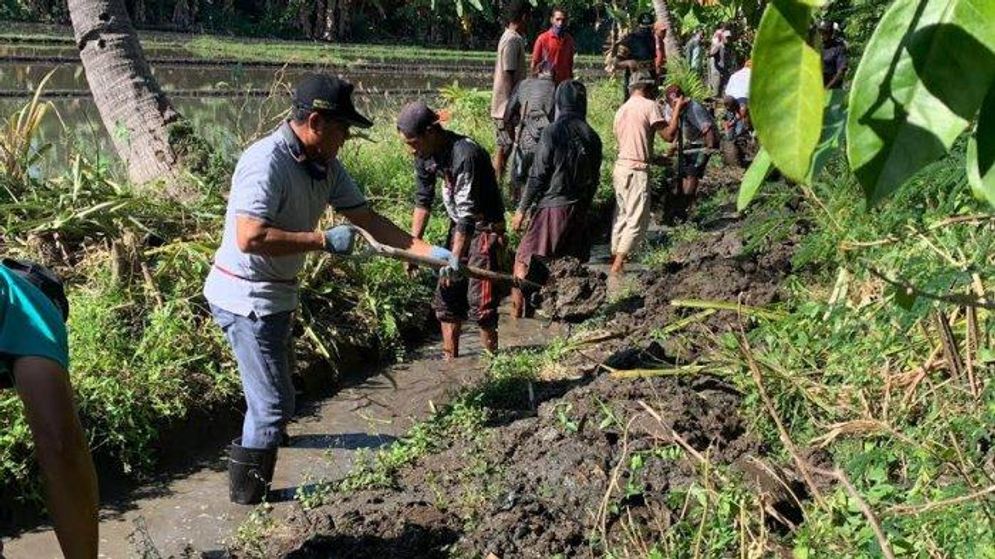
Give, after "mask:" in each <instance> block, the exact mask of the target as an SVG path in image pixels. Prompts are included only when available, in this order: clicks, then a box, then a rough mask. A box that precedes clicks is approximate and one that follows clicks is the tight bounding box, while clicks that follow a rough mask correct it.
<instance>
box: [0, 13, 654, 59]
mask: <svg viewBox="0 0 995 559" xmlns="http://www.w3.org/2000/svg"><path fill="white" fill-rule="evenodd" d="M505 3H506V1H502V0H497V1H495V2H480V1H479V0H473V1H469V0H467V1H458V0H438V1H436V0H414V1H406V2H402V1H398V0H125V6H126V8H127V11H128V15H129V16H130V18H131V21H132V22H133V23H134V25H135V26H136V27H137V28H139V29H157V30H172V31H191V32H212V33H220V34H231V35H248V36H257V37H275V38H283V39H311V40H317V41H330V42H345V41H349V42H390V41H395V42H399V43H419V44H432V45H437V46H445V47H456V48H485V47H490V46H493V43H496V41H497V38H498V37H499V36H500V34H501V30H502V28H503V24H502V22H501V13H502V10H503V7H504V4H505ZM621 4H626V2H621ZM628 4H632V5H633V7H635V6H636V5H637V4H638V2H628ZM645 4H647V5H648V4H649V2H645ZM556 5H562V6H563V7H564V8H566V9H567V10H569V11H570V15H571V19H572V25H571V27H572V31H573V33H574V36H575V38H576V39H577V41H578V43H579V46H580V47H581V49H582V50H584V51H588V52H597V51H598V50H599V49H600V48H601V47H602V43H603V42H604V40H605V37H607V35H608V31H609V28H610V27H611V23H612V21H611V19H610V17H609V15H608V12H607V10H606V9H605V7H604V3H603V2H591V1H584V0H567V1H565V2H556ZM552 6H553V3H552V2H539V3H538V6H537V7H536V9H535V14H534V17H535V21H534V26H533V35H534V34H535V33H534V32H535V31H537V30H538V29H539V28H540V26H542V27H545V26H546V25H547V23H545V22H546V19H547V16H548V11H549V9H550V8H551V7H552ZM464 8H465V9H464ZM0 19H6V20H15V21H27V22H40V23H57V24H69V23H70V19H69V10H68V8H67V4H66V0H2V1H0Z"/></svg>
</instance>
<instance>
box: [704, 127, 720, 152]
mask: <svg viewBox="0 0 995 559" xmlns="http://www.w3.org/2000/svg"><path fill="white" fill-rule="evenodd" d="M705 145H706V146H707V147H710V148H712V149H715V148H717V147H719V137H718V135H717V134H716V133H715V127H714V126H711V127H709V128H708V130H707V131H706V132H705Z"/></svg>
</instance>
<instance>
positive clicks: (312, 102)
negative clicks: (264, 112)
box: [293, 74, 373, 128]
mask: <svg viewBox="0 0 995 559" xmlns="http://www.w3.org/2000/svg"><path fill="white" fill-rule="evenodd" d="M353 89H354V88H353V85H352V84H351V83H349V82H347V81H345V80H343V79H339V78H337V77H335V76H329V75H327V74H308V75H307V76H304V79H302V80H301V81H300V82H298V84H297V87H296V88H294V94H293V101H294V107H297V108H300V109H309V110H312V111H320V112H322V113H325V114H327V115H329V116H331V117H332V118H336V119H339V120H343V121H345V122H348V123H349V124H351V125H353V126H358V127H360V128H369V127H371V126H373V121H372V120H370V119H368V118H366V117H365V116H363V115H361V114H359V112H358V111H356V107H355V105H353V104H352V91H353Z"/></svg>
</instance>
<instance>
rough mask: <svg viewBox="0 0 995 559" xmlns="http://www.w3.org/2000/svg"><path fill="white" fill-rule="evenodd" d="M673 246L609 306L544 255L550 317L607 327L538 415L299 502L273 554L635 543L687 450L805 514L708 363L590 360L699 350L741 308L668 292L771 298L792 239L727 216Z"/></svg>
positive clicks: (658, 528)
mask: <svg viewBox="0 0 995 559" xmlns="http://www.w3.org/2000/svg"><path fill="white" fill-rule="evenodd" d="M670 254H671V260H670V262H669V264H668V265H667V266H666V267H665V268H664V269H662V270H657V271H655V272H653V273H646V274H644V275H643V276H642V277H641V278H639V279H638V283H637V285H636V288H635V289H634V290H632V293H633V295H632V296H631V297H629V298H628V299H626V300H623V301H615V302H612V303H610V305H611V306H608V305H609V303H608V302H606V301H604V291H603V285H598V282H599V281H603V276H599V275H597V274H588V273H583V271H582V270H581V269H579V268H578V267H577V266H576V265H575V263H567V264H563V265H560V266H559V267H554V269H553V273H554V275H555V276H556V279H557V284H556V286H557V287H556V291H555V292H554V293H550V294H545V295H546V296H547V297H549V298H550V299H549V300H551V301H553V302H554V303H553V307H552V308H554V309H556V311H557V313H556V314H557V315H559V316H574V315H576V314H586V313H589V312H591V311H590V309H589V308H587V305H588V303H587V302H588V301H589V300H592V299H593V300H596V301H597V304H598V305H597V306H599V311H598V312H599V313H600V314H599V316H600V318H599V319H598V323H599V324H600V325H601V326H602V327H604V328H605V329H607V330H608V331H609V332H610V333H614V336H610V337H611V338H612V339H610V340H608V341H604V342H602V343H600V344H598V345H596V346H592V347H588V348H585V350H584V351H578V352H576V354H581V353H582V354H583V355H582V356H579V355H576V354H575V356H574V357H572V358H571V359H570V360H567V361H566V362H565V363H563V364H562V365H563V366H564V367H566V368H567V369H571V370H572V372H573V373H575V375H574V376H577V375H580V376H585V380H584V381H581V382H577V383H576V384H575V387H574V388H572V389H570V390H568V391H566V392H565V393H562V394H557V395H554V396H552V397H550V398H549V399H547V400H546V401H544V403H542V404H541V405H540V406H539V407H538V411H537V413H536V414H534V415H530V414H521V413H519V414H510V415H509V414H507V413H506V414H504V415H501V417H505V418H507V417H511V418H512V419H505V420H502V421H499V422H497V423H498V424H496V425H492V426H491V427H489V428H487V429H486V430H485V431H484V432H483V433H482V434H480V435H479V436H475V437H468V438H467V439H465V440H460V441H457V442H455V443H454V444H453V445H451V446H450V447H449V448H448V449H447V450H444V451H442V452H440V453H437V454H434V455H429V456H427V457H425V458H423V459H421V460H420V461H419V462H417V463H416V464H414V465H413V466H410V467H407V468H405V469H403V470H402V471H401V473H400V476H399V478H398V479H397V484H396V487H395V488H394V489H392V490H376V491H362V492H357V493H351V494H344V495H337V496H336V501H335V502H334V504H331V505H328V506H325V507H322V508H319V509H317V510H314V511H310V512H304V511H301V512H298V513H296V514H295V515H294V516H292V517H290V518H288V519H286V520H287V521H286V522H285V523H284V528H282V529H281V530H280V531H279V532H278V533H277V534H275V535H274V537H272V538H271V539H270V540H269V546H270V548H269V550H268V551H269V555H270V556H274V557H322V558H325V557H360V558H362V557H370V558H377V559H379V558H382V557H449V556H456V557H481V558H484V557H498V558H511V557H525V558H531V557H535V558H540V557H542V558H547V557H553V556H556V555H557V554H561V556H562V557H564V558H567V557H597V556H602V555H603V554H604V553H605V550H610V549H616V550H617V549H639V548H640V545H639V542H653V541H655V540H658V539H659V538H660V537H661V535H662V534H663V533H664V532H667V531H668V530H670V529H671V528H672V527H673V526H674V524H675V523H676V522H677V521H678V520H679V519H680V518H681V515H682V510H683V509H684V507H686V506H687V503H686V501H685V499H686V497H685V494H684V493H683V491H682V490H683V489H686V488H688V487H689V486H690V484H691V483H692V481H693V480H696V479H698V468H699V467H700V464H699V461H698V460H699V459H698V458H695V454H696V453H695V452H692V451H690V450H688V448H689V447H690V448H693V449H694V451H696V452H697V453H698V454H699V456H701V455H707V460H708V461H710V462H711V463H714V464H729V465H732V466H733V468H732V469H733V471H737V472H740V473H741V474H742V476H743V478H744V480H746V481H747V482H748V483H751V484H753V485H754V486H755V487H757V489H758V490H761V489H762V490H763V491H764V492H766V493H772V494H774V495H775V496H774V498H772V499H771V501H769V504H770V507H771V510H774V511H776V514H777V515H779V516H778V517H779V518H781V519H784V520H785V521H787V522H790V523H797V522H799V521H800V520H801V518H800V515H799V511H798V508H797V501H794V500H793V499H791V498H787V497H785V498H781V499H779V498H777V496H776V495H777V493H778V491H779V490H780V488H782V487H786V486H790V485H794V483H792V481H790V480H791V477H792V476H791V475H790V474H786V473H785V472H784V471H783V470H781V469H780V468H778V467H777V466H776V465H773V464H769V463H768V462H766V461H765V460H764V459H763V449H762V448H760V446H759V445H758V443H757V442H756V441H755V440H754V439H753V437H752V436H750V435H749V434H748V433H747V431H746V422H745V421H744V419H743V418H742V417H741V416H740V415H739V408H740V402H741V398H742V396H741V394H740V393H739V392H738V391H737V390H736V389H735V388H734V387H733V386H731V385H729V384H727V383H726V382H725V381H723V380H721V379H720V378H718V377H717V376H712V375H709V374H708V370H707V366H706V369H705V371H704V372H703V373H701V374H697V375H694V376H650V377H641V378H633V379H621V378H617V377H615V376H612V375H608V374H603V373H601V372H599V371H601V370H603V369H602V368H600V367H596V366H595V365H594V363H595V362H604V363H606V364H609V365H610V366H611V367H612V368H613V369H632V368H636V367H645V366H647V364H648V363H649V362H654V363H655V366H659V365H660V361H666V362H670V363H679V362H686V361H690V360H694V359H696V358H700V357H707V353H706V352H707V348H708V342H707V340H708V339H710V336H706V335H698V334H696V332H700V333H706V332H710V333H715V332H721V331H725V330H729V329H733V328H736V329H738V328H739V327H740V321H741V320H743V319H742V318H740V317H738V316H737V314H736V313H733V312H716V313H714V314H710V315H707V316H705V315H701V314H700V313H701V312H702V311H701V309H700V308H693V307H686V306H674V305H672V304H671V301H672V300H674V299H702V300H718V301H724V302H737V301H740V302H741V303H743V304H748V305H756V306H762V305H767V304H769V303H772V302H775V301H776V300H777V298H778V286H779V284H780V282H781V281H782V280H783V279H784V277H785V275H786V274H787V273H788V272H789V270H790V264H789V263H790V256H791V254H792V247H791V244H790V243H787V244H783V245H779V246H777V247H772V248H771V249H770V250H768V251H767V252H765V253H764V254H762V255H758V256H756V255H746V254H744V253H743V244H742V240H741V238H740V232H739V224H738V223H736V222H735V221H731V222H728V223H725V224H724V225H722V226H721V227H719V228H717V229H716V230H714V231H712V232H705V233H704V234H703V235H702V236H701V237H699V238H698V239H697V240H696V241H695V242H693V243H691V244H689V245H686V246H677V247H674V248H673V249H672V250H671V253H670ZM571 281H572V282H574V283H575V284H576V285H573V284H571V283H570V282H571ZM696 314H698V315H699V316H698V317H696V319H695V320H694V321H689V323H690V324H691V325H690V326H688V327H687V328H686V329H685V334H687V335H685V336H683V338H684V342H683V343H681V344H679V345H678V346H675V347H670V346H669V345H668V344H667V343H664V344H663V345H660V344H659V343H658V342H657V341H654V340H655V339H657V337H655V336H654V335H653V332H654V331H657V330H658V329H659V328H661V327H666V326H668V325H672V324H674V323H676V322H678V321H680V320H681V319H684V318H686V317H689V316H692V315H696ZM745 326H747V327H748V322H747V324H745ZM696 336H697V337H696ZM699 362H704V363H707V359H706V360H703V361H699ZM495 415H500V414H495ZM516 418H517V419H516ZM796 488H797V487H795V489H796ZM781 493H784V491H781ZM798 495H799V496H801V495H802V492H800V491H799V492H798Z"/></svg>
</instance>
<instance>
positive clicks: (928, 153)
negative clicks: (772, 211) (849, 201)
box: [740, 0, 995, 206]
mask: <svg viewBox="0 0 995 559" xmlns="http://www.w3.org/2000/svg"><path fill="white" fill-rule="evenodd" d="M824 3H825V0H774V1H773V2H771V3H770V5H768V6H767V8H766V10H765V12H764V15H763V18H762V19H761V23H760V28H759V30H758V31H757V40H756V42H755V44H754V47H753V77H752V81H751V84H750V87H751V92H752V99H751V104H750V109H751V111H752V114H753V122H754V125H755V127H756V129H757V135H758V136H759V138H760V142H761V144H762V145H763V147H764V150H765V152H766V155H767V156H769V161H770V163H771V164H772V165H773V166H775V167H777V168H778V169H779V170H780V171H781V172H782V173H783V174H784V175H785V176H787V177H788V178H790V179H792V180H794V181H797V182H800V183H810V182H811V181H812V180H813V178H814V177H815V176H816V174H817V170H818V169H817V168H816V167H817V166H818V165H819V163H820V161H824V159H825V150H826V149H838V146H839V144H841V143H843V142H840V141H838V138H839V137H840V136H841V135H842V133H843V130H844V127H842V126H841V125H840V121H841V117H840V115H842V114H844V109H843V108H842V104H839V105H838V106H837V107H836V108H834V109H833V110H829V109H828V108H827V107H830V106H832V99H831V98H830V97H829V96H828V95H827V93H826V92H825V91H824V90H823V88H822V60H821V56H820V53H819V44H818V40H817V38H816V37H813V34H812V32H811V30H812V23H813V21H814V18H815V16H816V10H817V9H818V8H820V7H822V5H823V4H824ZM846 106H847V108H846V110H845V145H846V157H847V161H848V163H849V166H850V168H851V169H852V170H853V172H854V174H855V175H856V177H857V180H858V181H859V182H860V184H861V185H862V186H863V189H864V194H865V198H866V199H867V201H868V203H869V204H876V203H879V202H881V201H882V200H884V199H885V198H887V197H888V196H890V195H891V194H892V193H893V192H894V191H895V190H897V189H898V188H900V187H901V186H902V185H903V184H905V183H906V182H907V181H908V180H909V179H910V178H911V177H913V176H914V175H915V174H916V173H917V172H918V171H920V170H921V169H922V168H924V167H925V166H926V165H928V164H930V163H932V162H934V161H936V160H937V159H939V158H940V157H943V156H944V155H946V154H947V153H948V152H949V151H950V149H951V148H952V146H953V145H954V142H955V141H956V140H957V139H958V138H959V137H961V136H962V135H963V134H965V132H968V131H969V130H970V131H971V132H970V138H969V144H968V153H967V158H966V161H967V168H966V169H965V172H966V174H967V177H968V181H969V183H970V185H971V187H972V188H973V190H974V192H975V193H976V194H977V195H978V196H979V197H981V198H983V199H985V200H987V201H988V202H989V203H990V204H992V205H993V206H995V2H992V1H991V0H893V1H892V2H891V4H890V6H889V7H888V9H887V11H886V12H885V13H884V16H883V17H882V18H881V20H880V22H879V23H878V25H877V28H876V30H875V31H874V34H873V35H872V36H871V39H870V41H869V42H868V44H867V47H866V49H865V51H864V56H863V58H862V59H861V60H860V63H859V65H858V66H857V71H856V73H855V74H854V77H853V83H852V85H851V89H850V92H849V96H848V100H847V103H846ZM972 124H974V125H973V127H972ZM827 142H828V143H827ZM767 160H768V159H767V157H764V158H760V157H758V158H757V160H756V163H755V164H758V165H762V164H764V162H765V161H767ZM762 174H763V173H761V172H760V169H758V170H756V171H755V172H753V173H748V176H749V178H750V182H749V183H747V184H744V185H743V187H741V193H740V204H741V205H745V204H747V203H749V201H750V199H752V197H753V195H754V194H755V193H756V191H757V189H758V188H759V185H757V184H755V183H754V182H753V181H755V180H756V177H758V176H761V175H762Z"/></svg>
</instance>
